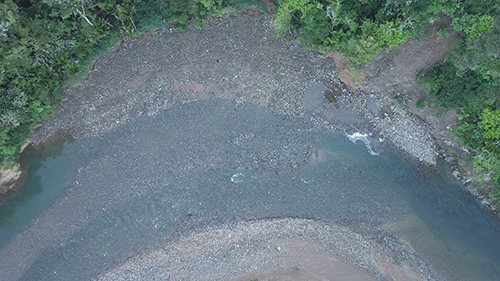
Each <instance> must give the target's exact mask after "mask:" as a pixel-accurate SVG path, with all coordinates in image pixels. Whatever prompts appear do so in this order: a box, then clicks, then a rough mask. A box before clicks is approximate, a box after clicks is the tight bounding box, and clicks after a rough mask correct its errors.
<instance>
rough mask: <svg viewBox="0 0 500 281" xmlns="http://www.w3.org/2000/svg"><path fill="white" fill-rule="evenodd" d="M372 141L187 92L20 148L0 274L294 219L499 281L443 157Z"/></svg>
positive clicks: (58, 271) (59, 268)
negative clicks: (114, 123) (173, 101)
mask: <svg viewBox="0 0 500 281" xmlns="http://www.w3.org/2000/svg"><path fill="white" fill-rule="evenodd" d="M361 133H366V132H361ZM371 141H372V143H371V147H370V149H373V151H375V152H376V153H370V151H369V150H368V149H367V146H366V144H365V143H363V142H362V141H358V142H356V143H353V142H351V141H350V140H349V138H348V137H347V136H345V135H344V134H341V133H339V132H334V131H327V130H323V129H320V128H315V127H314V126H312V125H311V124H310V122H309V121H307V120H306V118H303V117H291V116H284V115H279V114H276V113H273V112H271V111H270V110H268V109H265V108H262V107H258V106H253V105H241V104H236V103H234V102H230V101H200V102H192V103H189V104H185V105H179V106H175V107H173V108H170V109H168V110H166V111H165V112H163V113H161V114H159V115H157V116H152V117H141V118H138V119H137V120H135V121H133V122H131V123H130V124H126V125H123V126H121V127H119V128H117V129H116V130H114V131H113V132H110V133H108V134H106V135H104V136H101V137H95V138H86V139H79V140H75V141H72V142H65V143H63V142H57V141H56V142H53V143H52V145H50V146H48V147H46V148H44V149H42V150H28V151H27V152H26V153H25V155H24V158H23V163H24V166H25V167H27V168H28V176H27V179H26V183H25V186H24V187H23V188H22V189H21V191H20V193H19V194H18V196H17V197H16V198H15V199H14V200H13V201H11V202H10V203H8V204H6V205H4V206H2V207H0V221H1V225H0V239H1V240H0V243H1V245H2V252H1V253H0V268H1V270H0V279H2V280H15V279H22V280H76V279H88V278H91V277H92V276H95V275H96V274H97V273H98V272H100V271H102V270H104V269H106V268H108V267H110V266H112V265H113V264H115V263H116V262H118V261H120V260H122V259H124V258H126V257H127V256H129V255H130V254H131V253H134V252H137V251H140V250H141V249H144V248H147V247H152V246H154V245H157V244H158V243H162V242H165V241H169V240H171V239H173V238H174V237H176V236H177V235H178V234H179V233H185V232H186V231H189V230H191V229H196V228H198V227H200V226H204V225H212V224H220V223H225V222H229V221H234V220H241V219H258V218H270V217H302V218H316V219H320V220H323V221H328V222H334V223H338V224H341V225H345V226H348V227H350V228H352V229H354V230H356V231H358V232H360V233H362V234H366V235H370V234H373V233H370V232H371V231H373V229H382V230H384V231H386V232H388V233H391V234H394V235H397V236H399V237H400V238H402V239H404V240H405V241H407V242H409V243H410V244H411V245H412V247H413V248H414V249H415V250H416V251H417V252H418V253H420V255H421V256H422V257H423V258H424V259H426V260H428V261H429V262H430V264H432V265H433V266H434V267H435V268H436V269H437V270H438V271H439V272H441V273H443V274H444V275H445V276H447V277H448V278H449V279H450V280H500V251H499V249H500V224H499V221H498V220H497V219H495V218H494V217H493V215H492V214H491V213H490V212H488V211H487V210H485V209H483V208H482V207H480V206H479V205H478V204H477V203H476V201H475V199H474V198H472V197H471V196H470V195H469V194H468V193H467V192H466V191H465V190H464V189H463V187H462V186H461V185H460V183H459V182H458V181H457V180H456V179H454V178H453V177H452V176H451V175H450V173H449V170H448V169H447V167H446V163H441V162H440V163H438V165H437V167H433V168H428V167H425V166H422V165H420V164H419V163H417V162H415V161H413V160H411V159H408V157H406V156H405V155H403V154H401V153H400V152H399V151H396V150H393V149H392V148H391V147H389V146H386V145H384V143H378V142H376V141H375V140H371ZM373 151H372V152H373ZM377 154H378V155H377ZM76 277H78V278H76Z"/></svg>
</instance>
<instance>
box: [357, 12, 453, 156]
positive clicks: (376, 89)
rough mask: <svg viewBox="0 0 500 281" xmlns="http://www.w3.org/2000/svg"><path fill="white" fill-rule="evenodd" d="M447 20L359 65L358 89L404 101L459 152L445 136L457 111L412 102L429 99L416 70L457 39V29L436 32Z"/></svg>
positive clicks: (431, 62) (444, 144)
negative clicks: (444, 33) (443, 33)
mask: <svg viewBox="0 0 500 281" xmlns="http://www.w3.org/2000/svg"><path fill="white" fill-rule="evenodd" d="M449 23H450V19H449V18H447V17H444V16H443V17H441V20H439V21H438V22H436V23H435V24H433V25H429V28H428V30H427V31H426V33H425V34H424V35H422V37H421V38H420V40H418V41H416V40H409V41H408V42H406V43H405V44H402V45H400V46H398V47H396V48H394V49H392V50H391V51H390V52H389V53H387V52H383V53H381V54H378V55H377V56H376V57H375V58H374V59H373V60H372V61H371V62H370V64H365V65H362V66H361V67H360V68H358V71H360V72H361V75H362V77H361V78H360V81H362V85H361V86H360V88H361V89H363V90H365V91H368V92H373V93H375V94H376V95H387V96H388V97H390V98H391V99H399V100H401V101H404V103H405V106H406V108H407V109H408V110H409V111H410V112H411V113H413V114H415V115H417V116H419V117H420V118H422V120H423V121H425V123H426V124H427V125H428V126H427V128H428V129H429V130H430V132H431V134H432V136H433V137H434V139H435V140H436V141H437V142H438V145H439V146H440V147H441V148H444V149H445V150H447V151H450V150H451V152H452V153H453V154H459V153H460V152H461V150H460V145H459V144H458V143H457V142H456V140H454V139H450V138H449V132H450V131H451V129H452V128H453V127H454V126H455V125H456V124H457V122H458V114H457V112H456V111H453V110H450V111H448V112H446V113H445V114H444V115H443V116H441V117H437V116H436V113H437V112H436V110H435V109H434V108H431V107H429V106H427V107H425V108H417V107H416V106H415V104H416V102H417V101H418V100H420V99H427V104H428V105H429V103H430V102H431V100H430V99H429V98H428V96H427V90H426V89H425V87H424V86H423V85H422V84H420V83H419V82H418V79H417V73H418V71H420V70H423V69H427V68H430V67H432V66H435V65H438V64H440V63H442V62H443V61H444V59H445V57H446V55H447V54H448V53H449V52H450V50H451V48H452V47H453V44H454V43H455V42H456V40H457V37H458V33H457V32H455V31H452V32H451V33H450V36H449V37H443V36H438V35H437V34H436V33H437V31H438V30H439V29H440V28H441V27H443V26H447V25H448V24H449Z"/></svg>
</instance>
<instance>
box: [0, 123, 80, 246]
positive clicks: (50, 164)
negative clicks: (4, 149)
mask: <svg viewBox="0 0 500 281" xmlns="http://www.w3.org/2000/svg"><path fill="white" fill-rule="evenodd" d="M73 141H74V140H73V138H72V137H71V135H70V134H69V132H67V131H61V132H58V133H57V134H56V135H55V136H53V137H51V138H50V139H49V140H48V141H47V142H46V143H45V144H43V145H41V146H39V147H32V146H28V147H27V148H26V149H25V150H24V152H23V153H22V155H21V159H20V163H21V167H22V169H23V173H25V175H26V176H25V178H24V179H23V181H22V182H21V184H20V185H19V187H18V188H16V189H15V190H13V191H11V192H9V193H7V194H6V195H5V196H3V197H2V198H0V203H1V206H0V247H3V246H4V245H5V244H6V243H7V242H8V241H9V240H10V239H11V238H12V237H13V236H14V235H15V234H16V233H17V232H19V231H20V230H21V229H22V228H23V227H24V226H25V225H26V224H27V223H28V222H30V221H31V220H32V219H33V218H35V217H36V216H37V215H38V214H39V213H40V212H42V211H43V210H44V209H45V208H46V207H47V206H49V205H50V204H51V203H52V202H53V201H54V200H55V199H56V198H57V197H58V196H59V195H60V194H61V192H62V191H63V190H64V188H65V187H66V186H67V185H68V184H69V182H70V181H69V178H70V177H69V175H71V174H72V173H71V172H70V171H71V170H72V169H74V167H75V166H74V164H75V161H76V159H77V158H78V157H77V154H75V153H74V152H71V151H72V150H73V149H72V148H71V145H72V144H73ZM62 158H65V159H63V161H61V159H62ZM64 160H65V161H64Z"/></svg>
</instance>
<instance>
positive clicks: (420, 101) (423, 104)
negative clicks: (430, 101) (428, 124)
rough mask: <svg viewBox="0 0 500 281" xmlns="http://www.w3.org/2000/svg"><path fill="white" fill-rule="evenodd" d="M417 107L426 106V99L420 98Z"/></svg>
mask: <svg viewBox="0 0 500 281" xmlns="http://www.w3.org/2000/svg"><path fill="white" fill-rule="evenodd" d="M415 107H416V108H424V107H425V99H419V100H418V101H417V102H416V103H415Z"/></svg>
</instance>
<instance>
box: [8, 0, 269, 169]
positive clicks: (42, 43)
mask: <svg viewBox="0 0 500 281" xmlns="http://www.w3.org/2000/svg"><path fill="white" fill-rule="evenodd" d="M251 5H253V6H257V7H259V8H261V9H263V6H262V4H261V3H258V2H256V1H253V0H2V1H1V2H0V166H1V165H3V164H4V163H14V162H16V160H17V157H18V154H19V148H20V147H21V145H22V144H23V142H25V140H26V138H27V137H29V134H30V129H31V127H32V126H33V125H34V124H37V123H39V122H40V121H41V120H42V119H43V118H46V117H47V116H49V115H50V114H52V113H53V112H54V110H55V108H56V106H57V104H58V103H59V101H60V99H61V98H62V96H61V94H60V93H61V91H60V90H61V87H62V85H63V84H64V83H65V82H67V81H68V80H69V79H71V78H73V77H77V76H78V75H79V74H81V73H82V72H83V71H84V70H85V69H86V67H87V66H88V64H89V62H90V61H92V59H94V58H95V57H96V56H98V55H99V54H102V53H104V52H105V51H107V50H109V49H110V48H111V47H113V46H115V45H116V44H117V43H118V42H119V41H120V39H121V38H122V37H124V36H134V35H135V34H137V33H140V32H143V31H146V30H148V29H152V28H158V27H163V26H165V25H166V24H168V23H169V22H176V23H177V25H178V26H180V27H185V26H186V24H188V23H190V22H191V23H193V24H194V25H196V26H200V25H201V23H202V22H203V20H205V19H206V18H207V17H209V16H210V15H212V14H214V13H218V12H222V11H229V12H236V10H235V8H239V7H242V6H251Z"/></svg>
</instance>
